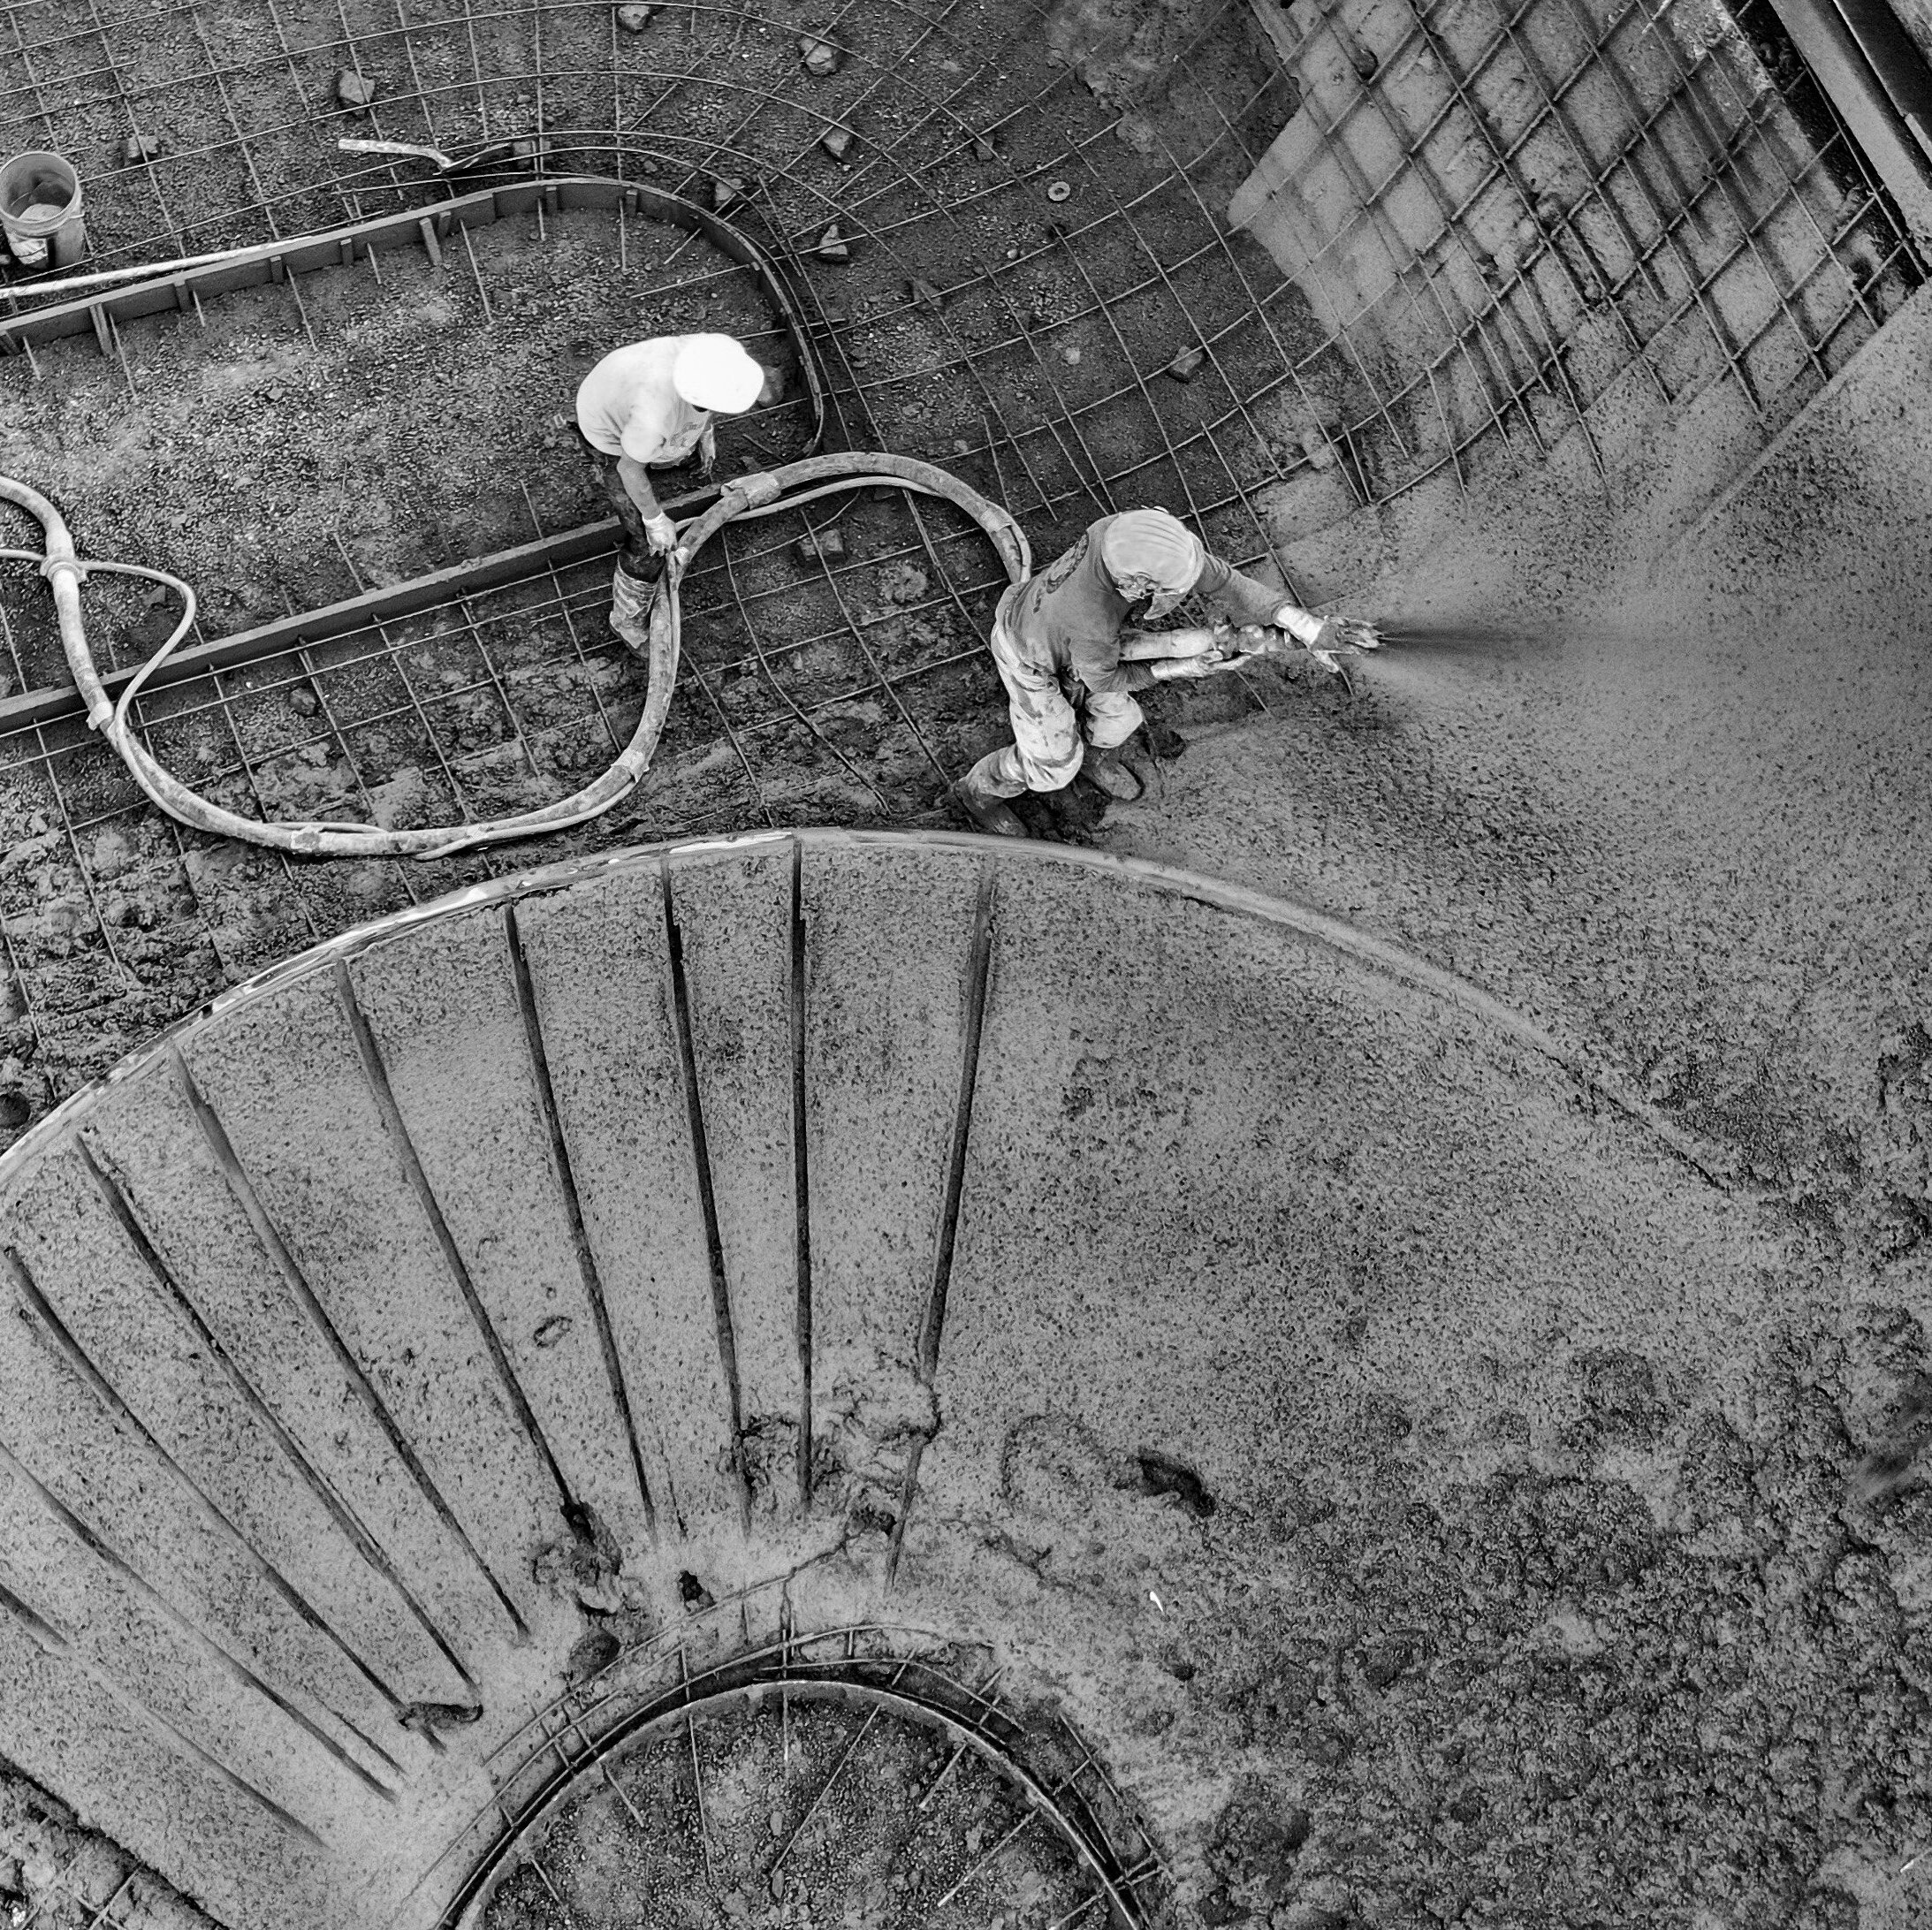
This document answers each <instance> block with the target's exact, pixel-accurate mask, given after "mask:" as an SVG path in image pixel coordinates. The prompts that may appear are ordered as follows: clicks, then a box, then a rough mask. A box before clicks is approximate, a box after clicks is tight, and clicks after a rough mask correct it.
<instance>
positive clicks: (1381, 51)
mask: <svg viewBox="0 0 1932 1930" xmlns="http://www.w3.org/2000/svg"><path fill="white" fill-rule="evenodd" d="M1746 29H1748V32H1747V31H1746ZM1778 31H1779V30H1777V29H1776V20H1775V17H1773V16H1770V15H1769V14H1768V10H1767V9H1764V8H1762V7H1760V6H1756V5H1746V6H1744V7H1741V8H1740V9H1739V10H1738V19H1737V20H1733V19H1732V18H1731V16H1730V14H1728V13H1727V12H1725V11H1723V9H1722V8H1720V7H1719V6H1718V5H1717V4H1715V0H1453V4H1421V0H1408V4H1393V0H1342V4H1337V5H1335V6H1332V7H1327V8H1324V7H1320V6H1318V5H1317V4H1315V0H1291V4H1290V5H1289V7H1288V8H1287V9H1286V10H1284V11H1283V13H1282V16H1281V17H1280V18H1279V19H1278V20H1277V23H1276V27H1275V34H1276V39H1277V42H1278V44H1279V45H1280V46H1281V47H1282V50H1283V54H1284V57H1285V58H1286V59H1287V60H1288V62H1289V65H1290V66H1291V68H1292V69H1293V71H1294V72H1295V73H1296V74H1297V77H1298V78H1299V79H1300V80H1301V81H1302V83H1303V87H1304V93H1303V99H1302V103H1301V108H1300V110H1299V112H1298V114H1297V117H1296V118H1295V119H1294V120H1293V121H1291V122H1290V123H1289V126H1288V127H1287V128H1286V129H1285V130H1284V131H1283V133H1282V135H1281V137H1280V138H1279V139H1278V140H1277V141H1275V143H1274V146H1273V148H1271V150H1270V152H1269V154H1268V156H1266V158H1265V159H1264V161H1263V162H1262V163H1261V165H1260V167H1259V168H1258V169H1257V171H1256V172H1255V174H1254V175H1253V176H1252V177H1251V179H1250V180H1249V181H1248V182H1246V183H1245V184H1244V186H1243V188H1242V189H1241V191H1240V192H1239V193H1238V194H1236V198H1235V201H1234V205H1233V208H1232V209H1231V217H1232V218H1233V219H1235V220H1236V222H1237V223H1239V224H1244V225H1246V226H1248V227H1250V228H1251V229H1252V230H1253V231H1254V232H1256V233H1257V234H1258V235H1259V236H1260V237H1262V238H1263V239H1266V241H1267V243H1268V245H1269V247H1270V249H1271V252H1272V253H1273V254H1274V256H1275V258H1276V260H1277V261H1278V262H1281V263H1282V265H1283V266H1284V267H1285V268H1286V269H1288V270H1289V271H1290V272H1293V273H1295V274H1297V276H1299V277H1302V278H1303V283H1304V286H1305V287H1306V288H1307V289H1308V291H1309V293H1310V295H1311V299H1312V300H1313V301H1314V303H1315V306H1316V308H1317V312H1318V314H1319V315H1320V316H1321V319H1322V320H1323V322H1324V323H1325V325H1326V326H1327V327H1328V328H1329V329H1330V330H1332V331H1333V332H1334V333H1335V335H1336V336H1337V337H1339V338H1342V339H1343V340H1345V341H1347V342H1348V343H1349V344H1350V346H1351V348H1352V349H1353V351H1354V353H1355V354H1356V356H1357V358H1358V360H1359V361H1361V362H1362V363H1363V364H1365V366H1370V367H1372V368H1374V369H1378V370H1380V371H1386V373H1383V374H1381V378H1380V379H1379V380H1378V381H1377V382H1376V384H1375V388H1376V393H1377V399H1378V403H1379V405H1380V407H1381V411H1382V412H1383V413H1382V423H1381V427H1382V429H1383V430H1384V432H1385V433H1384V434H1383V435H1382V436H1381V437H1380V438H1379V439H1378V438H1376V437H1373V435H1370V436H1369V437H1368V440H1369V442H1370V445H1371V446H1373V447H1375V448H1377V449H1378V452H1379V453H1380V455H1381V460H1379V461H1377V462H1376V463H1375V464H1374V465H1373V467H1372V473H1371V481H1372V486H1373V488H1374V489H1375V490H1376V491H1377V492H1378V493H1381V492H1385V491H1388V490H1396V489H1401V488H1405V487H1411V486H1413V484H1415V483H1416V482H1419V481H1421V480H1424V479H1425V478H1426V477H1427V476H1428V475H1433V474H1435V473H1437V472H1439V471H1441V470H1442V469H1444V468H1454V469H1455V471H1456V473H1457V475H1458V477H1460V476H1461V475H1463V473H1464V467H1465V466H1466V464H1467V463H1468V461H1469V460H1471V458H1472V454H1473V452H1474V451H1475V449H1476V446H1477V445H1478V444H1479V442H1480V441H1481V440H1482V439H1483V438H1484V437H1486V436H1487V435H1489V434H1490V433H1491V432H1492V431H1498V432H1500V433H1501V434H1502V436H1503V437H1509V436H1510V435H1511V434H1512V433H1513V434H1515V435H1517V436H1519V437H1522V438H1523V439H1524V441H1525V446H1526V449H1527V450H1528V451H1530V452H1534V453H1535V454H1538V455H1541V454H1543V453H1546V452H1547V451H1548V445H1549V444H1550V443H1551V442H1552V441H1553V440H1554V439H1555V437H1556V436H1559V435H1561V434H1563V432H1565V431H1566V430H1568V429H1570V428H1571V427H1572V425H1575V424H1577V423H1578V422H1580V423H1581V425H1582V428H1583V431H1584V434H1585V436H1586V438H1587V439H1588V441H1589V445H1590V448H1591V452H1592V455H1593V457H1594V459H1595V460H1597V463H1598V467H1599V468H1600V469H1601V468H1602V467H1603V460H1602V457H1601V452H1600V450H1599V448H1598V439H1599V437H1598V432H1599V431H1601V430H1603V429H1608V430H1609V433H1611V434H1613V435H1614V434H1615V433H1616V429H1617V428H1618V426H1619V425H1618V423H1617V422H1616V413H1617V412H1616V408H1615V407H1610V406H1609V405H1610V403H1611V402H1612V400H1613V399H1617V391H1619V390H1622V391H1624V395H1625V397H1626V398H1627V400H1625V403H1624V406H1625V408H1626V410H1629V409H1632V408H1633V409H1634V411H1635V412H1636V413H1638V414H1642V413H1643V412H1644V409H1645V407H1646V406H1647V407H1648V408H1650V409H1652V410H1654V408H1656V407H1658V406H1660V405H1661V406H1662V407H1666V408H1669V407H1681V406H1682V405H1684V404H1685V402H1686V401H1687V400H1688V399H1690V398H1692V397H1693V396H1694V395H1696V394H1698V393H1699V392H1700V391H1702V390H1703V389H1705V388H1706V387H1707V386H1708V385H1709V384H1711V383H1713V382H1714V381H1717V380H1720V379H1722V378H1724V377H1726V376H1728V377H1729V378H1730V379H1731V380H1732V381H1733V382H1734V383H1735V384H1736V385H1737V387H1738V390H1739V391H1740V392H1741V394H1742V397H1743V399H1744V401H1745V403H1746V406H1747V407H1748V408H1749V409H1750V410H1751V411H1753V413H1754V414H1755V415H1756V416H1757V417H1758V418H1759V419H1760V421H1761V422H1762V423H1763V424H1764V425H1765V427H1766V428H1767V429H1775V428H1776V427H1777V426H1779V425H1780V424H1782V423H1783V422H1784V421H1786V420H1788V419H1789V417H1790V416H1791V414H1794V413H1795V412H1796V410H1797V409H1798V408H1799V407H1801V406H1802V405H1803V404H1804V402H1806V400H1808V399H1809V398H1810V397H1811V396H1813V395H1814V394H1815V393H1816V392H1817V391H1819V389H1821V388H1822V386H1823V384H1825V383H1826V382H1827V381H1829V378H1830V377H1831V376H1833V375H1835V374H1836V373H1837V371H1838V369H1842V368H1843V367H1844V366H1845V362H1846V361H1848V360H1849V359H1850V357H1851V355H1852V353H1853V352H1854V351H1855V350H1856V349H1857V348H1858V346H1860V344H1861V343H1862V342H1864V341H1865V340H1866V339H1867V338H1869V337H1870V336H1871V335H1872V333H1873V332H1874V331H1875V330H1876V329H1877V327H1878V326H1879V325H1880V324H1881V323H1883V320H1884V319H1885V317H1886V316H1887V315H1889V314H1890V313H1891V312H1893V310H1895V309H1896V308H1898V305H1899V304H1900V303H1901V302H1902V301H1903V300H1904V299H1905V296H1906V295H1907V294H1908V293H1910V292H1911V290H1912V289H1913V288H1914V287H1916V286H1917V285H1919V282H1920V281H1921V278H1922V267H1921V262H1920V261H1919V259H1918V257H1917V255H1916V253H1915V251H1914V250H1913V247H1912V245H1911V243H1910V242H1909V240H1908V239H1907V238H1906V236H1905V232H1904V229H1903V226H1902V224H1901V223H1900V220H1899V217H1898V213H1897V210H1896V209H1894V208H1893V207H1892V205H1891V204H1890V200H1889V199H1888V197H1887V196H1886V195H1885V194H1884V193H1883V190H1882V188H1881V187H1880V186H1879V184H1878V183H1877V181H1876V179H1875V177H1874V176H1873V174H1872V173H1871V171H1869V170H1868V168H1867V165H1866V163H1865V162H1864V160H1863V157H1862V156H1860V153H1859V152H1858V150H1857V148H1856V147H1855V145H1854V144H1853V143H1852V140H1851V138H1850V136H1849V134H1848V133H1847V132H1846V130H1845V126H1844V124H1843V123H1842V121H1841V120H1840V119H1839V118H1838V117H1837V113H1836V112H1835V110H1833V109H1832V108H1831V106H1830V105H1829V103H1828V102H1827V101H1826V100H1825V98H1824V96H1823V95H1822V93H1821V92H1820V91H1819V90H1818V88H1817V87H1816V86H1815V85H1814V83H1813V82H1812V81H1811V80H1810V79H1809V77H1808V76H1807V75H1805V74H1804V73H1803V71H1802V69H1801V67H1799V68H1796V69H1795V71H1785V72H1781V73H1780V74H1779V75H1778V76H1776V77H1774V75H1773V73H1772V72H1771V71H1770V70H1769V69H1768V67H1767V65H1765V59H1766V57H1771V58H1773V59H1774V61H1775V60H1776V52H1775V48H1774V45H1773V41H1774V37H1775V35H1776V33H1777V32H1778ZM1753 34H1754V35H1755V36H1756V43H1754V42H1753V37H1752V35H1753ZM1787 44H1788V43H1787ZM1761 47H1762V49H1763V52H1762V53H1761V50H1760V49H1761ZM1792 58H1793V61H1794V62H1795V56H1793V57H1792ZM1352 426H1353V428H1354V429H1355V431H1356V433H1357V435H1358V437H1360V436H1362V435H1363V434H1364V432H1365V431H1368V430H1369V429H1371V428H1372V425H1369V424H1360V423H1358V424H1355V425H1352Z"/></svg>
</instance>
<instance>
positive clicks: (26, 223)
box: [0, 150, 87, 268]
mask: <svg viewBox="0 0 1932 1930" xmlns="http://www.w3.org/2000/svg"><path fill="white" fill-rule="evenodd" d="M0 228H4V230H5V231H6V234H7V239H9V240H10V241H11V240H21V241H44V242H45V243H47V245H48V247H49V250H50V252H51V253H52V255H53V257H54V265H55V266H56V267H57V268H69V267H72V264H73V263H74V262H79V261H81V260H83V259H84V258H85V257H86V255H87V229H86V228H85V227H84V226H83V225H82V223H81V219H80V176H79V175H78V174H77V173H75V172H74V168H73V163H72V162H71V161H68V160H66V159H65V158H64V157H63V156H60V155H57V154H49V153H47V152H46V151H45V150H37V151H35V152H34V153H32V154H17V155H15V156H14V157H13V158H12V159H11V161H8V162H6V163H4V164H0Z"/></svg>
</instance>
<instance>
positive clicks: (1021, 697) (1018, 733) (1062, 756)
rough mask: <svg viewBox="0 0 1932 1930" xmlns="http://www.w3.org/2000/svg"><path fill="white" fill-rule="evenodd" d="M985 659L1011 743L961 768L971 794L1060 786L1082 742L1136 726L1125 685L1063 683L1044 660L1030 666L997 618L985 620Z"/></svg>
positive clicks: (1116, 737)
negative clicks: (999, 690) (994, 668)
mask: <svg viewBox="0 0 1932 1930" xmlns="http://www.w3.org/2000/svg"><path fill="white" fill-rule="evenodd" d="M992 642H993V662H994V663H995V664H996V665H998V666H999V670H1000V682H1001V683H1003V684H1004V685H1005V686H1006V689H1007V712H1008V717H1009V718H1010V719H1011V720H1012V725H1013V741H1012V742H1011V743H1010V744H1008V745H1007V746H1006V748H1004V749H1002V750H993V751H988V752H987V754H986V755H985V756H984V757H982V758H981V759H980V760H979V762H978V763H977V764H975V765H974V766H973V767H972V769H971V770H970V771H968V772H967V773H966V778H965V784H966V787H967V788H968V789H969V790H970V791H972V792H973V793H974V794H976V795H977V796H979V797H986V798H994V797H998V798H1008V797H1017V796H1019V794H1020V793H1021V792H1023V791H1061V790H1064V789H1065V788H1066V787H1067V786H1068V785H1069V784H1071V783H1072V782H1073V780H1074V779H1075V777H1076V775H1077V774H1078V772H1079V770H1080V765H1081V761H1082V760H1083V759H1084V756H1086V746H1087V745H1088V744H1092V746H1093V748H1095V749H1096V750H1113V749H1114V748H1117V747H1118V746H1120V745H1122V744H1124V743H1125V742H1126V741H1127V740H1128V739H1129V738H1130V737H1131V736H1132V735H1133V734H1134V733H1135V732H1136V731H1137V730H1138V729H1139V728H1140V724H1141V711H1140V706H1139V705H1138V704H1137V703H1135V702H1134V700H1133V698H1132V697H1131V696H1130V695H1128V694H1127V692H1126V691H1124V690H1121V691H1099V690H1089V689H1088V688H1086V687H1085V685H1084V684H1081V683H1077V682H1075V683H1072V684H1071V685H1070V686H1069V685H1063V684H1062V683H1061V677H1060V673H1059V672H1058V671H1056V670H1055V669H1054V668H1053V665H1051V664H1048V665H1045V666H1042V665H1038V664H1035V663H1033V662H1032V661H1031V659H1030V658H1029V657H1027V656H1026V654H1025V653H1024V651H1023V650H1022V649H1021V647H1020V645H1019V642H1018V641H1017V640H1016V639H1015V636H1014V634H1013V633H1012V632H1011V631H1010V630H1008V628H1007V627H1006V625H1005V623H1004V622H1002V621H1001V620H1000V619H999V618H997V617H995V618H994V619H993V639H992Z"/></svg>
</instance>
